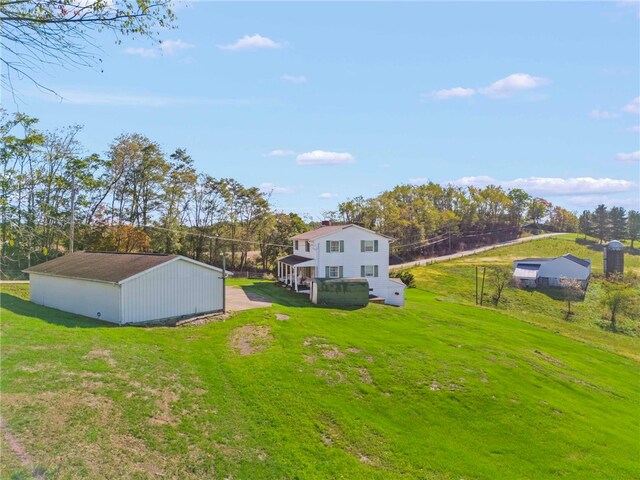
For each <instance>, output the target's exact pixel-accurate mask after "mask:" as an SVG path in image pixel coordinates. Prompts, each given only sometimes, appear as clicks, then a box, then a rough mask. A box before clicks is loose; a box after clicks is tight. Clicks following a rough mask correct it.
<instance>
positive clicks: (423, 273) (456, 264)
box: [411, 234, 640, 360]
mask: <svg viewBox="0 0 640 480" xmlns="http://www.w3.org/2000/svg"><path fill="white" fill-rule="evenodd" d="M565 253H572V254H574V255H576V256H578V257H581V258H588V259H590V260H591V262H592V274H593V277H592V280H591V282H590V283H589V287H588V289H587V294H586V296H585V298H584V300H582V301H580V302H574V303H573V304H572V307H571V308H572V312H573V314H572V315H571V316H570V317H569V321H567V315H566V311H567V304H566V302H564V301H562V300H558V297H559V291H558V290H557V289H549V290H547V291H546V292H545V291H527V290H523V289H518V288H511V287H507V289H505V291H504V292H503V294H502V298H501V301H500V303H499V304H498V305H497V307H496V306H495V305H493V302H492V300H491V297H492V296H493V294H494V288H493V287H492V285H491V283H490V281H489V269H490V267H492V266H494V265H503V266H508V267H512V264H513V261H514V260H516V259H518V258H526V257H555V256H560V255H564V254H565ZM476 267H478V268H479V272H480V273H479V283H481V275H482V269H483V267H487V272H488V273H487V278H486V281H485V297H484V302H483V303H484V305H485V306H487V307H490V308H491V307H494V308H496V309H497V310H498V311H501V312H504V313H506V314H508V315H511V316H515V317H516V318H519V319H521V320H524V321H526V322H530V323H534V324H536V325H539V326H542V327H545V328H549V329H552V330H553V331H556V332H561V333H562V334H564V335H567V336H570V337H572V338H575V339H577V340H580V341H584V342H587V343H589V344H591V345H595V346H599V347H600V348H604V349H608V350H612V351H615V352H618V353H620V354H622V355H627V356H629V357H632V358H635V359H636V360H640V348H639V346H640V342H639V339H638V338H633V337H640V321H639V320H640V319H638V318H628V317H627V318H622V319H621V320H620V322H619V323H620V324H619V326H618V328H619V330H620V331H621V332H622V333H624V335H620V334H619V333H613V332H610V331H608V329H609V327H610V324H609V322H608V320H607V315H606V311H605V309H604V307H602V305H601V297H602V270H603V256H602V247H601V246H600V245H598V244H597V243H596V242H595V241H593V240H590V241H589V242H588V243H585V241H584V240H583V239H581V238H580V239H578V241H576V236H575V235H571V234H567V235H562V236H558V237H553V238H548V239H543V240H537V241H534V242H529V243H523V244H518V245H511V246H508V247H503V248H498V249H495V250H490V251H488V252H484V253H480V254H477V255H473V256H470V257H464V258H460V259H456V260H452V261H448V262H444V263H438V264H433V265H429V266H426V267H419V268H414V269H412V270H411V272H412V273H413V274H414V275H415V278H416V283H417V285H418V288H420V289H423V290H427V291H430V292H434V293H436V294H438V298H440V299H443V300H446V301H451V302H457V303H464V304H469V305H474V304H475V269H476ZM625 272H626V273H627V274H628V275H639V274H640V252H639V251H637V250H636V254H635V255H631V254H626V255H625ZM636 290H637V292H638V296H640V289H638V288H636Z"/></svg>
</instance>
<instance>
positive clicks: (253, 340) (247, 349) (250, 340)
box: [229, 323, 273, 356]
mask: <svg viewBox="0 0 640 480" xmlns="http://www.w3.org/2000/svg"><path fill="white" fill-rule="evenodd" d="M271 342H273V335H271V327H270V326H269V325H255V324H253V323H251V324H249V325H244V326H242V327H238V328H236V329H235V330H234V331H233V332H232V334H231V336H230V338H229V344H230V345H231V347H232V348H233V349H234V350H235V351H236V352H237V353H239V354H240V355H243V356H246V355H253V354H256V353H260V352H263V351H264V350H266V349H267V348H268V347H269V345H270V344H271Z"/></svg>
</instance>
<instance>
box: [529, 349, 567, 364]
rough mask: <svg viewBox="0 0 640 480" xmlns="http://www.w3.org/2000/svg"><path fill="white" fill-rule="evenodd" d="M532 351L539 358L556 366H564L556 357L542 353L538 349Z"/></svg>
mask: <svg viewBox="0 0 640 480" xmlns="http://www.w3.org/2000/svg"><path fill="white" fill-rule="evenodd" d="M533 353H535V354H536V356H537V357H538V358H541V359H542V360H544V361H545V362H549V363H551V364H552V365H555V366H556V367H561V368H565V364H564V363H562V362H561V361H560V360H558V359H557V358H555V357H552V356H551V355H547V354H546V353H542V352H541V351H540V350H534V351H533Z"/></svg>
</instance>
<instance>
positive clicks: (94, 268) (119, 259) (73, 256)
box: [24, 252, 200, 283]
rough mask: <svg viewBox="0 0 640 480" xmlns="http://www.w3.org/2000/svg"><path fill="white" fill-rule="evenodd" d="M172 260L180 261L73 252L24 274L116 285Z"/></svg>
mask: <svg viewBox="0 0 640 480" xmlns="http://www.w3.org/2000/svg"><path fill="white" fill-rule="evenodd" d="M176 258H181V257H180V256H179V255H164V254H156V253H116V252H74V253H70V254H68V255H64V256H62V257H58V258H55V259H53V260H50V261H48V262H45V263H41V264H39V265H35V266H33V267H30V268H27V269H26V270H24V272H25V273H38V274H42V275H53V276H56V277H68V278H80V279H83V280H95V281H100V282H110V283H119V282H121V281H123V280H125V279H127V278H130V277H133V276H134V275H137V274H139V273H142V272H144V271H146V270H149V269H151V268H153V267H157V266H158V265H162V264H164V263H167V262H170V261H172V260H174V259H176ZM198 263H200V262H198Z"/></svg>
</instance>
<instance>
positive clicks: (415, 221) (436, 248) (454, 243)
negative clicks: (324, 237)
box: [325, 182, 578, 261]
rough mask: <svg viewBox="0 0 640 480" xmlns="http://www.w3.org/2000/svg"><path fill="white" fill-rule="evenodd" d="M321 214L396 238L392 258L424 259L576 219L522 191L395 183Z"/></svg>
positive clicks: (568, 227) (570, 228)
mask: <svg viewBox="0 0 640 480" xmlns="http://www.w3.org/2000/svg"><path fill="white" fill-rule="evenodd" d="M325 216H326V217H328V218H332V219H334V220H336V221H343V222H349V223H358V224H360V225H362V226H364V227H366V228H370V229H373V230H378V231H381V232H384V233H386V234H388V235H391V236H392V237H394V238H396V239H398V241H397V242H395V243H394V244H392V254H393V255H395V257H396V260H398V261H401V260H406V259H411V258H417V257H424V256H430V255H435V254H440V253H447V252H450V251H456V250H464V249H468V248H474V247H476V246H479V245H485V244H490V243H495V242H499V241H505V240H510V239H513V238H517V237H518V236H520V235H521V233H522V229H523V228H527V229H529V230H532V231H534V232H536V233H537V232H538V231H540V230H544V231H552V232H556V231H558V232H575V231H577V228H578V218H577V216H576V215H575V214H574V213H572V212H570V211H568V210H566V209H564V208H562V207H560V206H557V205H553V204H552V203H551V202H549V201H547V200H545V199H543V198H539V197H534V196H532V195H529V194H528V193H527V192H525V191H524V190H522V189H519V188H514V189H510V190H505V189H503V188H502V187H501V186H497V185H488V186H486V187H484V188H479V187H474V186H470V187H461V186H455V185H446V186H443V185H439V184H437V183H434V182H429V183H426V184H424V185H399V186H397V187H395V188H393V189H391V190H388V191H385V192H382V193H381V194H380V195H378V196H376V197H373V198H364V197H356V198H354V199H351V200H348V201H346V202H342V203H340V204H339V205H338V208H337V210H335V211H330V212H326V213H325Z"/></svg>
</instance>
